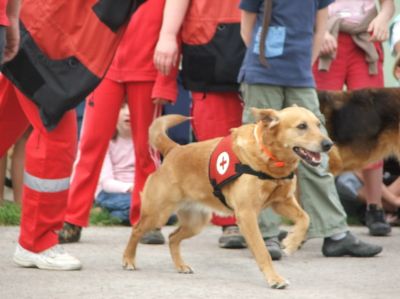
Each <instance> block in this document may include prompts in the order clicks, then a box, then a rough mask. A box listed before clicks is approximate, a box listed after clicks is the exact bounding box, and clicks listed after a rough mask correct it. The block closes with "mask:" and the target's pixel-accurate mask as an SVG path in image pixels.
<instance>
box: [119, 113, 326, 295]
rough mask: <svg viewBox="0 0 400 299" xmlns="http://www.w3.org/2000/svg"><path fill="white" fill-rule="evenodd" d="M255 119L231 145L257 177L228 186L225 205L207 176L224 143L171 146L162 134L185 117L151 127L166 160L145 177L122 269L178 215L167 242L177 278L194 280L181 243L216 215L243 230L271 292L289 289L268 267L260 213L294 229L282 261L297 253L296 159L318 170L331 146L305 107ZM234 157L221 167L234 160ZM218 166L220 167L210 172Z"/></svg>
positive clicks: (301, 219)
mask: <svg viewBox="0 0 400 299" xmlns="http://www.w3.org/2000/svg"><path fill="white" fill-rule="evenodd" d="M253 112H254V115H255V119H256V120H257V123H256V124H248V125H243V126H241V127H239V128H237V129H233V130H232V133H231V144H232V150H233V153H234V154H235V156H236V157H237V158H238V160H239V163H238V164H236V162H235V166H237V165H239V166H243V165H244V166H247V167H248V168H250V169H251V170H252V171H254V172H257V173H258V174H260V177H259V176H255V175H254V173H251V172H250V173H249V172H246V173H244V174H242V175H241V176H239V177H238V178H237V179H236V180H234V181H232V182H230V183H229V184H227V185H225V186H224V187H223V188H222V193H223V195H224V197H225V199H226V204H224V203H223V202H222V201H220V200H219V199H218V198H217V197H216V196H215V195H214V194H213V191H214V190H213V186H212V185H211V183H210V180H209V172H208V171H209V161H210V157H211V154H212V152H213V150H214V149H215V148H216V146H217V144H218V143H219V141H220V140H221V138H215V139H212V140H208V141H203V142H197V143H191V144H188V145H185V146H180V145H178V144H176V143H175V142H173V141H172V140H171V139H169V138H168V137H167V135H166V133H165V131H166V130H167V128H169V127H171V126H173V125H175V124H178V123H180V122H182V121H185V120H187V118H186V117H183V116H180V115H169V116H164V117H161V118H158V119H156V120H155V121H154V123H153V124H152V126H151V128H150V143H151V144H152V145H153V146H154V147H155V148H157V149H158V150H159V151H160V152H161V154H162V155H163V156H164V160H163V163H162V165H161V167H160V168H158V169H157V171H156V172H154V173H153V174H152V175H151V176H150V177H149V178H148V180H147V181H146V184H145V187H144V190H143V192H142V195H141V196H142V206H141V218H140V221H139V223H138V224H137V225H135V226H134V227H133V228H132V233H131V237H130V239H129V243H128V244H127V247H126V249H125V253H124V257H123V266H124V267H125V269H128V270H134V269H135V268H136V266H135V257H136V248H137V245H138V242H139V240H140V238H141V237H142V236H143V234H144V233H146V232H147V231H149V230H151V229H154V228H159V227H161V226H162V225H163V224H164V223H166V221H167V219H168V217H169V215H171V213H173V212H174V211H177V215H178V218H179V227H178V228H177V230H175V231H174V232H173V233H172V234H171V235H170V236H169V247H170V252H171V256H172V260H173V262H174V264H175V267H176V268H177V270H178V271H179V272H180V273H192V272H193V271H192V269H191V267H190V266H189V265H187V264H186V263H185V262H184V261H183V259H182V256H181V253H180V243H181V241H182V240H184V239H187V238H190V237H192V236H194V235H196V234H198V233H200V231H201V230H202V228H203V227H204V226H205V225H206V224H207V223H208V222H209V220H210V214H211V210H217V211H219V212H220V213H224V214H234V215H235V216H236V218H237V223H238V225H239V228H240V231H241V232H242V234H243V236H244V237H245V239H246V242H247V245H248V247H249V249H250V250H251V252H252V253H253V255H254V257H255V259H256V262H257V264H258V266H259V267H260V269H261V271H262V272H263V274H264V275H265V277H266V280H267V281H268V283H269V285H270V286H271V287H273V288H284V287H286V285H287V284H288V283H287V281H286V280H285V279H284V278H283V277H281V276H280V275H278V274H277V273H276V271H275V269H274V267H273V265H272V260H271V256H270V255H269V253H268V250H267V249H266V247H265V244H264V241H263V238H262V235H261V232H260V230H259V227H258V223H257V216H258V214H259V212H260V211H261V210H262V209H263V208H265V207H267V206H271V207H272V208H274V210H275V211H276V212H278V213H279V214H281V215H283V216H285V217H287V218H289V219H291V220H292V221H293V222H294V223H295V225H294V227H293V232H292V233H290V234H289V235H288V237H287V238H286V239H285V240H284V241H283V245H284V247H285V252H286V253H287V254H291V253H293V252H294V251H296V250H297V249H298V247H299V246H300V244H301V242H302V241H303V240H304V237H305V235H306V233H307V229H308V224H309V218H308V216H307V214H306V213H305V212H304V211H303V209H302V208H301V207H300V206H299V204H298V203H297V200H296V199H295V189H296V179H295V176H293V172H294V170H295V169H296V167H297V166H298V163H299V161H300V159H302V160H303V161H305V162H306V163H308V164H310V165H312V166H317V165H319V163H320V161H321V155H320V153H321V152H326V151H328V150H329V149H330V148H331V146H332V141H331V140H330V139H329V138H328V137H326V136H324V135H323V133H322V132H321V129H320V122H319V120H318V119H317V118H316V117H315V115H314V114H313V113H311V112H310V111H309V110H306V109H304V108H300V107H290V108H286V109H283V110H281V111H276V110H272V109H254V110H253ZM225 153H226V152H223V153H222V154H225ZM229 157H231V158H232V157H233V156H229ZM231 158H230V159H226V160H224V163H225V162H227V161H232V160H233V159H231ZM211 161H212V159H211ZM227 163H228V164H229V163H230V162H227ZM221 164H222V163H221ZM221 164H219V163H218V160H217V163H216V164H215V165H216V166H217V165H221ZM263 176H264V177H265V176H268V178H266V179H265V178H262V177H263Z"/></svg>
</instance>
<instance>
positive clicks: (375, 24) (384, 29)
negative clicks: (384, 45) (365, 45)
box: [367, 16, 389, 42]
mask: <svg viewBox="0 0 400 299" xmlns="http://www.w3.org/2000/svg"><path fill="white" fill-rule="evenodd" d="M367 31H368V32H369V33H370V34H371V37H370V38H369V41H371V42H383V41H385V40H387V39H388V38H389V24H388V22H386V21H385V20H383V19H382V18H380V17H379V16H377V17H376V18H375V19H373V20H372V21H371V23H369V26H368V30H367Z"/></svg>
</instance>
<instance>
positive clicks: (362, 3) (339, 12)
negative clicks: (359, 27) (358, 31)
mask: <svg viewBox="0 0 400 299" xmlns="http://www.w3.org/2000/svg"><path fill="white" fill-rule="evenodd" d="M374 8H375V0H336V1H335V2H333V3H332V4H330V5H329V8H328V9H329V16H338V17H340V18H342V19H344V20H345V22H348V23H351V24H359V23H360V22H361V20H362V19H363V18H364V17H365V15H366V14H367V13H368V12H370V11H371V10H372V9H374Z"/></svg>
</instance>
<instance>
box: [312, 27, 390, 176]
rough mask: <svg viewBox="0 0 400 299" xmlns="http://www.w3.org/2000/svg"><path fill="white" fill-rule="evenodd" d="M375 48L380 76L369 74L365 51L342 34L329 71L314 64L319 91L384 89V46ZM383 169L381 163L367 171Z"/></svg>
mask: <svg viewBox="0 0 400 299" xmlns="http://www.w3.org/2000/svg"><path fill="white" fill-rule="evenodd" d="M375 48H376V50H377V52H378V54H379V60H378V62H377V63H378V74H369V70H368V63H367V61H366V60H365V53H364V51H363V50H362V49H361V48H359V47H358V46H357V45H356V44H355V43H354V41H353V39H352V38H351V36H350V35H349V34H345V33H340V34H339V36H338V50H337V53H336V58H335V59H334V60H333V61H332V64H331V66H330V69H329V71H318V68H317V66H318V62H317V63H315V64H314V67H313V72H314V77H315V81H316V84H317V89H319V90H342V89H343V87H344V86H345V85H346V87H347V89H348V90H355V89H362V88H381V87H384V80H383V50H382V45H381V44H379V43H376V44H375ZM382 167H383V161H379V162H376V163H373V164H370V165H368V166H367V167H366V168H365V169H378V168H382Z"/></svg>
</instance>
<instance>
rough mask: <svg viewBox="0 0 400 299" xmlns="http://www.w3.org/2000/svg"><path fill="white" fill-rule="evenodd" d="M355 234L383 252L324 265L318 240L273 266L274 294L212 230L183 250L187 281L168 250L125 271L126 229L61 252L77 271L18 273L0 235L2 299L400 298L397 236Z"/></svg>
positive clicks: (10, 237) (101, 233)
mask: <svg viewBox="0 0 400 299" xmlns="http://www.w3.org/2000/svg"><path fill="white" fill-rule="evenodd" d="M172 229H173V228H171V227H166V228H164V229H163V232H164V233H165V234H168V233H169V232H170V231H171V230H172ZM352 231H353V232H355V233H356V234H357V235H358V236H360V237H361V238H362V239H363V240H368V241H373V242H377V243H380V244H382V245H384V248H385V249H384V251H383V252H382V253H381V254H380V256H378V257H375V258H370V259H359V258H325V257H323V256H322V254H321V251H320V249H321V245H322V240H319V239H315V240H310V241H308V242H307V243H306V244H305V245H304V246H303V248H302V249H301V250H300V251H298V252H297V253H296V254H294V255H293V256H291V257H285V258H284V259H283V260H281V261H278V262H275V266H276V268H277V270H278V271H279V273H280V274H281V275H283V276H285V277H286V278H287V279H289V280H290V282H291V285H290V287H289V288H288V289H286V290H272V289H270V288H269V287H268V286H267V284H266V282H265V281H264V279H263V276H262V275H261V272H260V271H259V270H258V268H257V266H256V264H255V262H254V260H253V259H252V257H251V254H250V252H249V251H248V250H247V249H243V250H223V249H219V248H218V247H217V239H218V236H219V233H220V230H219V229H217V228H215V227H211V226H210V227H208V228H207V229H206V230H205V231H204V232H203V233H202V234H201V235H199V236H197V237H195V238H193V239H191V240H188V241H186V242H185V243H184V244H183V255H184V257H185V258H186V261H187V262H188V263H189V264H190V265H191V266H192V267H193V268H194V270H195V273H194V274H192V275H183V274H178V273H176V272H175V270H174V268H173V266H172V262H171V260H170V256H169V252H168V247H167V246H166V245H159V246H154V245H153V246H151V245H141V246H140V247H139V250H138V257H137V266H138V267H139V270H137V271H134V272H128V271H124V270H122V268H121V256H122V252H123V249H124V246H125V244H126V242H127V239H128V236H129V233H130V228H128V227H91V228H88V229H85V230H84V231H83V237H82V241H81V242H80V243H78V244H69V245H66V246H65V247H66V249H67V250H68V251H69V252H71V253H72V254H74V255H76V256H77V257H79V258H80V259H81V260H82V262H83V264H84V268H83V269H82V270H81V271H75V272H55V271H44V270H37V269H23V268H19V267H17V266H16V265H14V264H13V262H12V260H11V257H12V254H13V251H14V248H15V245H16V239H17V236H18V227H0V236H1V237H0V298H2V299H9V298H10V299H20V298H30V299H33V298H40V299H43V298H45V299H47V298H68V299H70V298H85V299H86V298H146V299H147V298H174V299H178V298H182V299H183V298H185V299H187V298H191V299H194V298H207V299H212V298H216V299H220V298H229V299H231V298H271V299H275V298H285V299H288V298H295V299H302V298H318V299H320V298H332V299H333V298H334V299H336V298H340V299H346V298H351V299H358V298H359V299H369V298H376V299H386V298H400V254H399V249H400V228H395V229H394V231H393V233H392V235H391V236H390V237H382V238H377V237H375V238H372V237H369V236H367V235H366V233H365V232H366V230H365V229H364V228H362V227H353V228H352Z"/></svg>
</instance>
